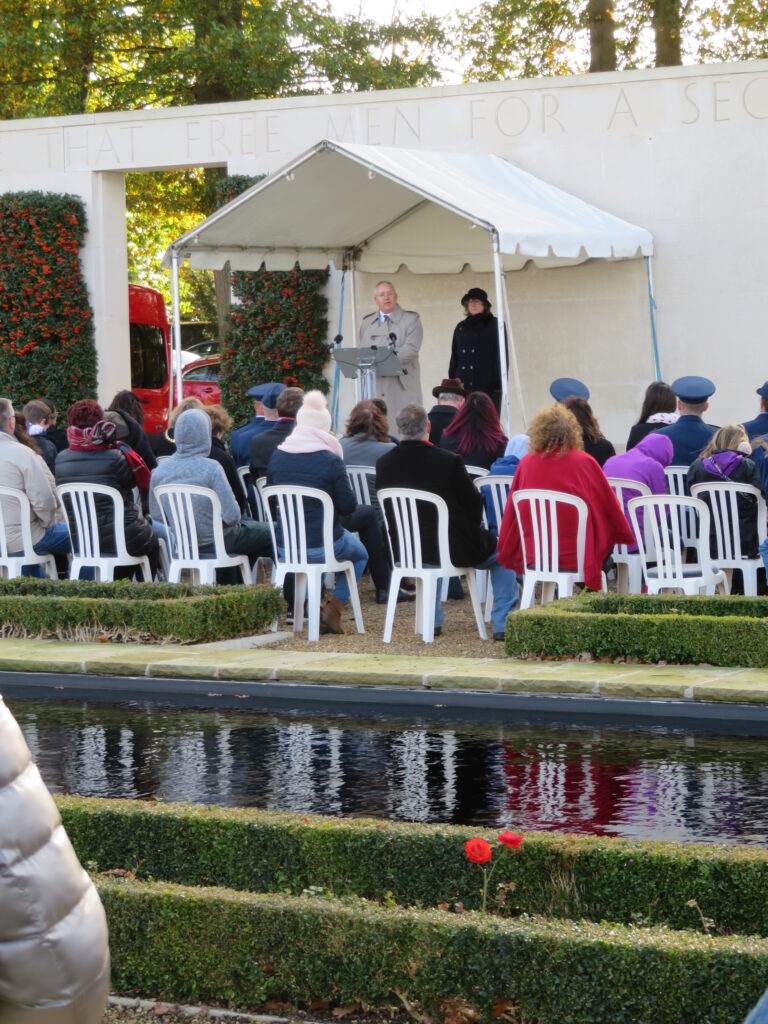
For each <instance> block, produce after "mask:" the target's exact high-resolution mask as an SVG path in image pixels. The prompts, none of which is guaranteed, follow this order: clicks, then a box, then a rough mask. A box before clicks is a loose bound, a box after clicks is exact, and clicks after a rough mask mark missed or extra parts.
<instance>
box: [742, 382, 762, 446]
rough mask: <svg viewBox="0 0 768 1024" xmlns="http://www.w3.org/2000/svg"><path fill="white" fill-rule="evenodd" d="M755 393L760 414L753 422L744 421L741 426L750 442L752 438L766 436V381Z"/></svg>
mask: <svg viewBox="0 0 768 1024" xmlns="http://www.w3.org/2000/svg"><path fill="white" fill-rule="evenodd" d="M757 393H758V395H760V412H759V414H758V415H757V416H755V418H754V419H753V420H745V421H744V423H743V424H742V425H743V427H744V429H745V430H746V432H747V437H748V438H749V440H750V441H751V440H752V438H753V437H762V436H763V435H764V434H768V380H767V381H766V382H765V384H763V386H762V387H760V388H758V389H757Z"/></svg>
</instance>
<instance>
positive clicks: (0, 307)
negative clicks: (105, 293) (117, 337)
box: [0, 192, 96, 409]
mask: <svg viewBox="0 0 768 1024" xmlns="http://www.w3.org/2000/svg"><path fill="white" fill-rule="evenodd" d="M85 228H86V224H85V209H84V207H83V204H82V201H81V200H80V199H78V198H77V197H76V196H61V195H52V194H50V193H43V192H16V193H12V192H9V193H6V194H5V195H2V196H0V381H2V390H3V394H4V395H5V396H6V397H7V398H10V399H11V400H12V401H13V402H15V403H16V404H21V403H23V402H26V401H28V400H29V399H30V398H35V397H37V396H41V395H45V396H47V397H49V398H52V399H53V400H54V402H55V403H56V405H57V407H58V408H60V409H66V408H67V406H69V405H70V404H71V403H72V402H73V401H75V400H76V399H78V398H85V397H89V396H93V395H95V393H96V349H95V345H94V339H93V318H92V314H91V308H90V305H89V304H88V295H87V293H86V290H85V281H84V280H83V275H82V272H81V269H80V249H81V247H82V245H83V240H84V238H85Z"/></svg>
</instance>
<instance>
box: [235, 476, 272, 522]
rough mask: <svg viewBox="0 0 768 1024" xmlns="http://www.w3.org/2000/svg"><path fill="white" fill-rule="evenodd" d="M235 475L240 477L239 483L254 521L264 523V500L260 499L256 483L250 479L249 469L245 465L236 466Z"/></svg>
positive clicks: (263, 478) (264, 478)
mask: <svg viewBox="0 0 768 1024" xmlns="http://www.w3.org/2000/svg"><path fill="white" fill-rule="evenodd" d="M237 475H238V476H239V477H240V483H241V484H242V485H243V491H244V492H245V497H246V500H247V501H248V507H249V508H250V510H251V515H252V516H253V517H254V519H255V520H256V522H258V523H266V521H267V516H266V513H265V511H264V502H263V501H262V499H261V493H260V492H259V489H258V487H257V485H256V484H255V483H254V482H253V480H251V471H250V470H249V469H248V467H247V466H238V467H237ZM260 479H262V480H266V477H260Z"/></svg>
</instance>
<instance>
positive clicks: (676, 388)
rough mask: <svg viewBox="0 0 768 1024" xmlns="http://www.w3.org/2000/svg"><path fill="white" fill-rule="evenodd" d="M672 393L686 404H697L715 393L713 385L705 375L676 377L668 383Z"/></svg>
mask: <svg viewBox="0 0 768 1024" xmlns="http://www.w3.org/2000/svg"><path fill="white" fill-rule="evenodd" d="M670 387H671V388H672V392H673V394H675V395H676V396H677V397H678V398H679V399H680V401H681V402H686V403H687V404H688V405H699V404H700V403H701V402H706V400H707V399H708V398H709V397H710V396H711V395H714V393H715V385H714V384H713V383H712V381H711V380H709V379H708V378H707V377H678V378H677V380H673V381H672V383H671V384H670Z"/></svg>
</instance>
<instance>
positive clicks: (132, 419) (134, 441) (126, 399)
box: [107, 391, 157, 470]
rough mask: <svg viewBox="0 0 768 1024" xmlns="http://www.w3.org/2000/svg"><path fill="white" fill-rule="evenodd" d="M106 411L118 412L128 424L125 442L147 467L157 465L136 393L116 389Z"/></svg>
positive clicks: (152, 467)
mask: <svg viewBox="0 0 768 1024" xmlns="http://www.w3.org/2000/svg"><path fill="white" fill-rule="evenodd" d="M107 412H119V413H120V414H121V415H122V416H123V418H124V420H125V422H126V423H127V424H128V436H127V438H126V443H127V444H128V445H129V446H130V447H131V448H133V450H134V451H135V452H137V453H138V454H139V455H140V456H141V457H142V459H143V460H144V462H145V463H146V465H147V467H148V468H149V469H150V470H153V469H154V468H155V466H156V465H157V459H156V458H155V454H154V452H153V451H152V447H151V445H150V443H149V440H148V438H147V435H146V434H145V433H144V410H143V408H142V406H141V402H140V401H139V400H138V398H137V397H136V395H134V393H133V392H132V391H118V392H117V394H116V395H115V397H114V398H113V399H112V401H111V402H110V404H109V405H108V406H107Z"/></svg>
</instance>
